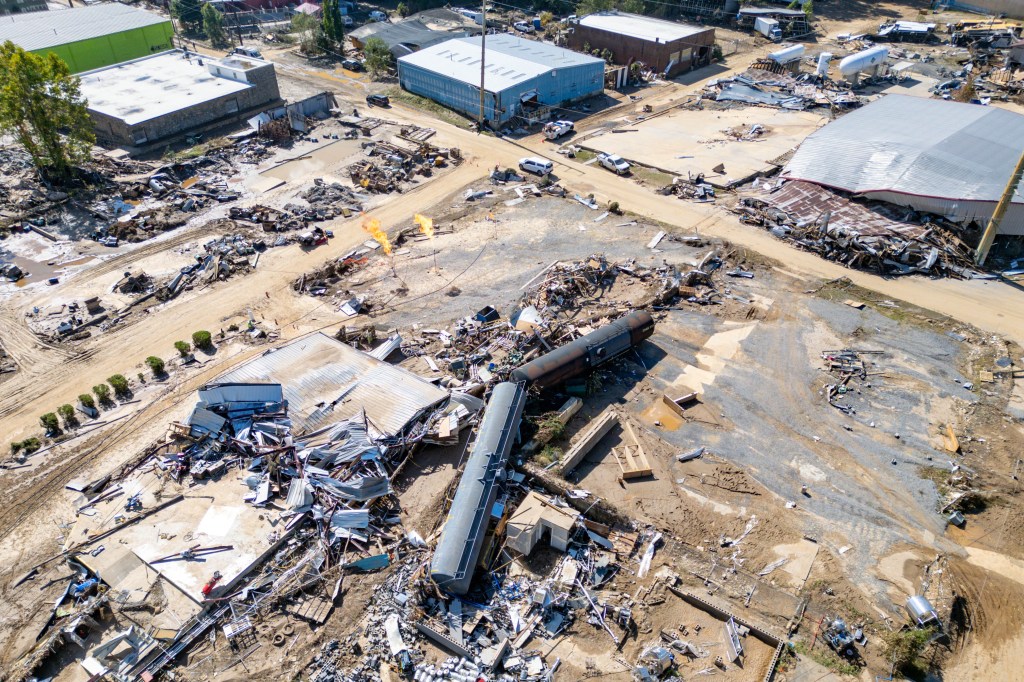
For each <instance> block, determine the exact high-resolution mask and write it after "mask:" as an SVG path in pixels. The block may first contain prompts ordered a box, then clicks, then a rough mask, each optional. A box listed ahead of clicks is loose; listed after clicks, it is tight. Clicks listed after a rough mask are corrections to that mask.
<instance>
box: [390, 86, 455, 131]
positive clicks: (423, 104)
mask: <svg viewBox="0 0 1024 682" xmlns="http://www.w3.org/2000/svg"><path fill="white" fill-rule="evenodd" d="M383 94H385V95H387V96H388V97H390V98H391V99H393V100H395V101H396V102H402V103H403V104H408V105H409V106H411V107H415V108H416V109H420V110H421V111H427V112H430V113H431V114H433V115H434V116H436V117H437V118H439V119H440V120H442V121H444V122H445V123H450V124H452V125H453V126H458V127H459V128H465V129H467V130H468V129H469V126H470V124H471V123H472V122H471V121H470V120H469V119H468V118H466V117H465V116H462V115H461V114H457V113H455V112H454V111H452V110H451V109H449V108H448V107H446V106H443V105H441V104H438V103H437V102H435V101H433V100H430V99H427V98H426V97H420V96H419V95H414V94H412V93H411V92H409V91H408V90H403V89H402V88H401V87H400V86H398V85H392V86H389V87H388V88H385V90H384V93H383Z"/></svg>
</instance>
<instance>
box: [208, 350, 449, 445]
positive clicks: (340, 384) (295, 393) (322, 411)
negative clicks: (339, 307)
mask: <svg viewBox="0 0 1024 682" xmlns="http://www.w3.org/2000/svg"><path fill="white" fill-rule="evenodd" d="M217 381H218V383H280V384H281V385H282V386H283V387H284V397H285V399H286V400H287V401H288V412H289V414H290V415H291V417H292V419H293V420H294V421H295V423H296V429H295V433H297V434H299V433H302V432H304V431H309V430H311V429H313V428H318V427H321V426H326V425H329V424H332V423H335V422H338V421H341V420H343V419H348V418H349V417H353V416H355V415H356V414H359V412H360V410H364V409H365V410H366V416H367V417H368V418H369V420H370V422H371V423H372V424H373V425H374V426H375V427H376V428H377V429H379V430H381V431H383V432H384V433H385V434H387V435H395V434H397V433H399V432H400V431H402V429H403V428H404V427H405V426H406V425H407V424H408V423H409V422H411V421H413V420H414V419H415V418H416V417H417V416H418V415H419V414H420V412H421V411H423V410H426V409H428V408H430V407H432V406H434V405H436V404H437V403H439V402H440V401H442V400H444V399H445V398H446V397H447V396H448V394H447V392H445V391H443V390H441V389H440V388H438V387H436V386H434V385H433V384H431V383H430V382H428V381H425V380H424V379H421V378H420V377H418V376H416V375H415V374H413V373H412V372H408V371H406V370H404V369H401V368H400V367H395V366H394V365H389V364H387V363H386V362H381V361H380V360H377V359H376V358H373V357H371V356H369V355H367V354H366V353H363V352H362V351H358V350H356V349H355V348H352V347H351V346H349V345H348V344H344V343H341V342H340V341H337V340H336V339H333V338H331V337H329V336H327V335H326V334H320V333H317V334H312V335H310V336H306V337H303V338H300V339H296V340H294V341H291V342H289V343H287V344H285V345H283V346H281V347H279V348H277V349H274V350H271V351H268V352H267V353H265V354H263V355H261V356H260V357H258V358H255V359H253V360H250V361H249V362H246V363H245V364H243V365H242V366H240V367H237V368H236V369H233V370H231V371H230V372H228V373H226V374H224V375H223V376H221V377H219V378H218V380H217Z"/></svg>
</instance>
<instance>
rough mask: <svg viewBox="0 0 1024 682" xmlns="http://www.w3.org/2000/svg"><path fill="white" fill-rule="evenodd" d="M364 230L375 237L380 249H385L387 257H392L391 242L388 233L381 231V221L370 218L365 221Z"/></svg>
mask: <svg viewBox="0 0 1024 682" xmlns="http://www.w3.org/2000/svg"><path fill="white" fill-rule="evenodd" d="M363 229H364V230H366V232H367V233H369V235H370V236H371V237H373V239H374V241H376V242H377V243H378V244H380V248H381V249H383V251H384V253H385V254H386V255H388V256H390V255H391V240H390V239H388V234H387V232H385V231H384V230H383V229H381V226H380V221H379V220H377V219H376V218H369V217H368V218H366V219H364V220H363Z"/></svg>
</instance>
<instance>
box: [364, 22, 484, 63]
mask: <svg viewBox="0 0 1024 682" xmlns="http://www.w3.org/2000/svg"><path fill="white" fill-rule="evenodd" d="M469 34H470V30H469V29H468V28H453V29H449V30H437V29H433V28H430V27H429V26H427V25H426V24H424V23H423V22H420V21H416V20H412V21H409V20H406V21H400V22H398V23H397V24H389V23H387V22H382V21H378V22H374V23H371V24H366V25H365V26H360V27H359V28H357V29H356V30H354V31H351V32H349V36H350V37H351V38H353V39H355V40H358V41H359V42H361V43H366V41H367V40H369V39H370V38H380V39H381V40H383V41H384V43H385V44H387V46H388V49H389V50H391V51H392V52H395V49H396V48H398V49H399V50H400V52H399V54H403V55H404V54H409V53H411V52H416V51H417V50H422V49H423V48H426V47H430V46H431V45H437V44H438V43H443V42H444V41H446V40H451V39H452V38H462V37H465V36H468V35H469Z"/></svg>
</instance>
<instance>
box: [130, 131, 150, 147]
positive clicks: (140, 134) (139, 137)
mask: <svg viewBox="0 0 1024 682" xmlns="http://www.w3.org/2000/svg"><path fill="white" fill-rule="evenodd" d="M132 142H134V143H135V144H146V143H147V142H149V137H148V136H147V135H146V129H145V128H139V129H138V130H133V131H132Z"/></svg>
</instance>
